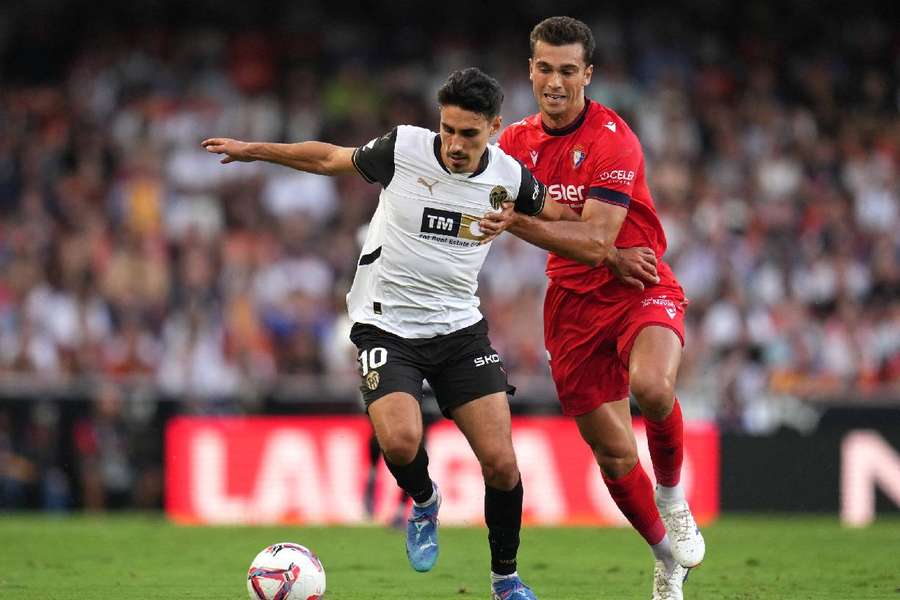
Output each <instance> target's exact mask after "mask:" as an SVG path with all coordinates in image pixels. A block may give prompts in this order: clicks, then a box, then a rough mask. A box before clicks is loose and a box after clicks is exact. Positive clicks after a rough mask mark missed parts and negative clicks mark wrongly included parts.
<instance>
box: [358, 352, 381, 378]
mask: <svg viewBox="0 0 900 600" xmlns="http://www.w3.org/2000/svg"><path fill="white" fill-rule="evenodd" d="M386 362H387V350H385V349H384V348H368V349H366V350H363V351H362V352H360V353H359V366H360V367H361V368H362V374H363V376H366V375H368V374H369V371H371V370H372V369H377V368H378V367H382V366H384V363H386Z"/></svg>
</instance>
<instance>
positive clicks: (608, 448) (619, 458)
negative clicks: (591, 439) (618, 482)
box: [591, 443, 638, 479]
mask: <svg viewBox="0 0 900 600" xmlns="http://www.w3.org/2000/svg"><path fill="white" fill-rule="evenodd" d="M591 451H593V453H594V458H595V459H596V460H597V465H598V466H599V467H600V470H601V471H603V474H604V475H606V476H607V477H608V478H610V479H619V478H620V477H624V476H625V475H627V474H628V473H629V472H631V470H632V469H633V468H634V466H635V465H636V464H637V462H638V456H637V448H636V447H635V446H633V445H631V444H625V443H623V444H617V445H609V444H591Z"/></svg>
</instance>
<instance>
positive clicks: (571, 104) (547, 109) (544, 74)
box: [528, 41, 594, 125]
mask: <svg viewBox="0 0 900 600" xmlns="http://www.w3.org/2000/svg"><path fill="white" fill-rule="evenodd" d="M528 71H529V79H531V87H532V89H533V90H534V97H535V98H536V99H537V103H538V108H540V110H541V114H542V115H544V116H546V117H549V119H550V120H551V121H555V122H558V123H559V124H560V125H567V124H568V123H570V122H571V121H574V120H575V117H577V116H578V113H579V112H581V109H582V108H584V88H585V86H586V85H588V84H589V83H590V82H591V75H592V74H593V72H594V67H593V65H588V64H585V62H584V48H582V46H581V44H566V45H565V46H553V45H551V44H548V43H546V42H542V41H538V42H537V43H536V44H535V45H534V56H533V57H531V58H530V59H529V60H528Z"/></svg>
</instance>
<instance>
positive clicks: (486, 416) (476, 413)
mask: <svg viewBox="0 0 900 600" xmlns="http://www.w3.org/2000/svg"><path fill="white" fill-rule="evenodd" d="M452 415H453V420H454V421H455V422H456V425H457V427H459V429H460V431H462V433H463V435H465V436H466V439H467V440H468V441H469V445H470V446H471V447H472V450H473V451H474V452H475V456H476V457H477V458H478V462H479V463H480V464H481V472H482V474H483V475H484V486H485V494H484V519H485V523H486V524H487V527H488V543H489V544H490V548H491V575H492V585H491V588H492V594H493V596H494V597H495V598H500V597H502V598H503V599H504V600H507V599H508V600H534V599H535V596H534V593H533V592H532V591H531V590H530V589H529V588H528V586H526V585H525V584H524V583H522V581H521V579H520V578H519V577H518V573H517V571H516V555H517V553H518V549H519V532H520V530H521V528H522V479H521V476H520V474H519V467H518V464H517V463H516V455H515V451H514V450H513V445H512V432H511V425H510V412H509V402H508V400H507V397H506V393H504V392H500V393H495V394H489V395H487V396H483V397H481V398H478V399H476V400H473V401H471V402H467V403H465V404H463V405H461V406H458V407H456V408H454V409H453V412H452Z"/></svg>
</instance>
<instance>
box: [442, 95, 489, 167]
mask: <svg viewBox="0 0 900 600" xmlns="http://www.w3.org/2000/svg"><path fill="white" fill-rule="evenodd" d="M499 130H500V117H499V116H497V117H494V118H493V119H490V120H488V119H487V117H485V116H484V115H482V114H480V113H475V112H472V111H470V110H465V109H463V108H460V107H458V106H452V105H448V106H442V107H441V133H440V135H441V158H442V159H443V161H444V164H445V165H447V168H448V169H449V170H450V171H451V172H452V173H472V172H474V171H475V170H476V169H477V168H478V162H479V161H480V160H481V155H482V154H484V150H485V148H487V144H488V140H489V139H490V138H491V136H492V135H494V134H495V133H497V132H498V131H499Z"/></svg>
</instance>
